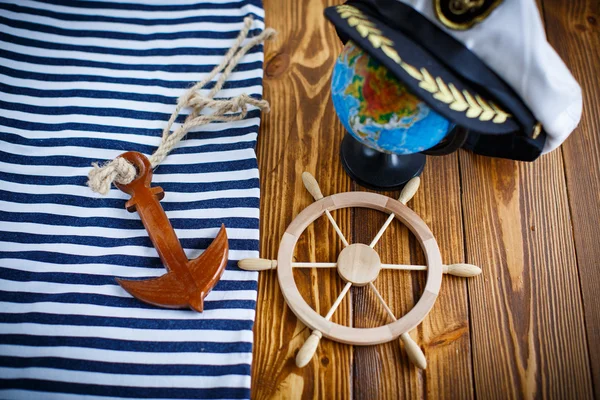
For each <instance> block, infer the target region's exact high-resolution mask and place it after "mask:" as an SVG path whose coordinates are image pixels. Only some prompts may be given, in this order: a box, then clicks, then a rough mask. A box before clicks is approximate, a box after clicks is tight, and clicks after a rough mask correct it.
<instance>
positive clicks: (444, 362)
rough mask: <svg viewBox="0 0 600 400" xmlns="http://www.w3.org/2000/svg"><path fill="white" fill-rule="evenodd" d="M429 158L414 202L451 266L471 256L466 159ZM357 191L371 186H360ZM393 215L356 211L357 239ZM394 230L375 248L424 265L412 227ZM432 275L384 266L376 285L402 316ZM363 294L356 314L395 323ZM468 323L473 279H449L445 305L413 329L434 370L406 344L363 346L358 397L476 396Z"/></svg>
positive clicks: (357, 359)
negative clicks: (462, 169)
mask: <svg viewBox="0 0 600 400" xmlns="http://www.w3.org/2000/svg"><path fill="white" fill-rule="evenodd" d="M427 162H428V164H427V166H426V167H425V171H424V173H423V175H422V181H421V188H420V189H419V191H418V192H417V194H416V195H415V197H414V198H413V200H412V201H411V202H409V203H408V205H409V207H411V208H412V209H413V210H414V211H415V212H416V213H417V214H418V215H419V216H420V217H421V218H423V220H424V221H425V222H426V223H427V224H428V225H429V227H430V229H431V230H432V232H433V234H434V235H435V237H436V239H437V241H438V245H439V247H440V251H441V253H442V257H443V260H444V261H445V262H446V263H455V262H460V261H463V257H464V247H463V232H462V218H461V206H460V190H459V189H460V183H459V170H458V158H457V156H456V155H450V156H446V157H438V158H429V160H428V161H427ZM354 189H355V190H364V189H362V188H360V187H359V186H355V187H354ZM388 194H389V195H390V197H397V196H398V193H388ZM386 217H387V216H386V215H384V214H382V213H377V212H372V211H367V210H362V209H356V210H355V212H354V221H355V224H354V236H355V240H356V241H359V242H363V243H370V241H371V239H372V238H373V236H374V235H375V234H376V232H377V231H378V229H379V227H380V226H381V225H382V224H383V223H384V221H385V220H386ZM388 229H389V231H388V232H386V233H385V234H384V235H383V237H382V238H381V240H380V241H379V243H378V244H377V246H376V247H375V249H376V250H378V251H379V253H380V256H381V258H382V262H385V263H392V262H394V263H400V262H402V263H413V264H422V263H424V259H423V254H422V251H421V250H419V247H418V244H417V243H416V240H415V239H414V238H413V237H412V235H410V233H409V232H408V230H407V229H406V228H405V227H403V226H402V225H401V224H399V223H398V222H397V221H395V223H393V224H391V226H390V228H388ZM425 278H426V275H425V274H424V273H422V272H402V271H383V272H382V274H381V275H380V278H379V279H377V281H375V285H376V287H377V289H378V290H379V291H380V292H381V295H382V297H383V298H384V299H385V300H386V302H387V303H388V305H389V306H390V308H391V309H392V311H394V312H395V313H396V315H397V316H400V315H402V314H404V313H406V312H407V311H408V310H409V309H410V308H412V307H413V306H414V304H415V302H416V300H417V299H418V298H419V296H420V295H421V292H422V289H423V286H424V283H425ZM475 279H478V278H475ZM356 293H357V295H356V296H355V297H354V310H353V311H354V322H355V324H356V325H357V326H361V325H362V326H377V325H381V324H383V323H386V322H389V321H387V320H386V315H385V312H384V310H383V308H382V307H381V306H380V305H379V304H378V301H377V299H376V297H375V296H374V295H373V294H372V293H371V291H369V290H359V291H356ZM468 325H469V324H468V306H467V293H466V281H465V280H464V279H462V278H455V277H448V276H445V277H444V278H443V282H442V287H441V290H440V293H439V296H438V301H437V303H436V304H435V306H434V307H433V309H432V311H431V312H430V313H429V315H428V317H427V318H426V319H425V321H424V322H423V323H422V324H421V325H420V326H419V327H418V328H417V329H416V330H414V331H413V332H411V336H412V337H413V339H415V341H416V342H417V344H419V345H420V346H421V348H422V349H423V350H424V352H425V356H426V357H427V362H428V363H427V365H428V366H427V369H426V370H425V371H420V370H418V369H416V368H415V367H414V366H413V365H412V364H411V363H410V362H409V361H408V358H407V355H406V353H405V351H404V348H403V346H402V345H401V344H400V341H393V342H390V343H387V344H383V345H379V346H373V347H356V348H355V356H354V394H355V398H357V399H363V398H365V399H385V398H389V399H397V398H424V397H427V396H429V395H433V396H434V397H435V398H448V399H458V398H459V399H468V398H471V397H473V390H472V388H471V383H472V372H471V354H470V342H469V333H468ZM373 371H377V373H373Z"/></svg>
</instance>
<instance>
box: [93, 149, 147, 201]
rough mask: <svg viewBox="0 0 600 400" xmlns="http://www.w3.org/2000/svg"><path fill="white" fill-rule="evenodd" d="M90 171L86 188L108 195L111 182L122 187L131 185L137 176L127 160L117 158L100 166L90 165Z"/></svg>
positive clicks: (96, 164)
mask: <svg viewBox="0 0 600 400" xmlns="http://www.w3.org/2000/svg"><path fill="white" fill-rule="evenodd" d="M92 167H93V168H92V170H91V171H90V172H89V173H88V182H87V184H88V186H89V187H90V189H92V190H93V191H94V192H96V193H100V194H103V195H106V194H108V192H109V191H110V186H111V184H112V183H113V182H117V183H120V184H123V185H126V184H128V183H131V181H133V180H134V179H135V176H136V175H137V171H136V169H135V167H134V166H133V165H132V164H131V163H130V162H129V161H127V160H125V159H124V158H121V157H117V158H115V159H114V160H112V161H108V162H106V163H105V164H104V165H102V166H100V165H99V164H98V163H92Z"/></svg>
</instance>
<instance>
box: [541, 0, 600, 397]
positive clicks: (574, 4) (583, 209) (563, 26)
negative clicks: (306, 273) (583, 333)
mask: <svg viewBox="0 0 600 400" xmlns="http://www.w3.org/2000/svg"><path fill="white" fill-rule="evenodd" d="M544 15H545V17H546V22H547V24H546V27H547V28H546V30H547V34H548V40H549V41H550V43H551V44H552V45H553V46H554V48H555V49H556V51H557V52H558V53H559V54H560V56H561V57H562V58H563V59H564V60H565V62H566V63H567V65H568V66H569V68H570V69H571V71H572V73H573V75H574V76H575V78H576V79H577V81H578V82H579V83H580V84H581V86H582V87H583V105H584V106H583V109H584V111H583V118H582V121H581V124H580V125H579V128H578V129H577V130H576V131H575V132H574V133H573V134H572V136H571V137H570V138H569V139H568V140H567V141H566V143H565V144H564V145H563V147H562V151H563V155H564V163H565V168H566V175H567V191H568V194H569V203H570V206H571V218H572V219H573V234H574V236H575V247H576V250H577V262H578V264H579V278H580V283H581V290H582V296H583V306H584V310H585V324H586V329H587V339H588V346H589V352H590V360H591V368H592V376H593V382H596V384H595V387H594V390H595V395H596V398H600V341H598V338H599V337H600V303H599V302H598V298H600V268H598V266H599V265H600V263H599V261H598V260H600V246H598V238H599V237H600V228H599V226H598V221H600V196H599V195H598V193H600V136H598V132H599V131H600V111H599V110H600V96H598V88H600V78H599V77H598V71H599V70H600V3H599V2H598V1H597V0H587V1H584V0H580V1H568V2H564V1H545V2H544Z"/></svg>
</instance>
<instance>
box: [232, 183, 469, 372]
mask: <svg viewBox="0 0 600 400" xmlns="http://www.w3.org/2000/svg"><path fill="white" fill-rule="evenodd" d="M302 180H303V182H304V186H305V187H306V189H307V190H308V191H309V192H310V193H311V194H312V196H313V197H314V199H315V200H316V201H315V202H314V203H313V204H311V205H310V206H308V207H307V208H305V209H304V210H303V211H302V212H301V213H300V214H298V215H297V216H296V218H295V219H294V220H293V221H292V222H291V223H290V225H289V226H288V227H287V229H286V231H285V233H284V234H283V237H282V239H281V243H280V245H279V253H278V255H277V261H275V260H265V259H245V260H241V261H240V262H239V266H240V268H242V269H245V270H254V271H260V270H269V269H277V276H278V278H279V285H280V287H281V291H282V293H283V296H284V298H285V300H286V302H287V304H288V306H289V307H290V309H291V310H292V311H293V312H294V314H295V315H296V317H298V319H300V321H302V322H303V323H304V324H305V325H306V326H308V327H309V328H311V329H312V333H311V335H310V336H309V337H308V339H307V340H306V342H305V343H304V345H303V346H302V348H301V349H300V351H299V352H298V355H297V357H296V364H297V366H298V367H304V366H305V365H306V364H308V363H309V362H310V360H311V359H312V357H313V355H314V353H315V351H316V349H317V346H318V344H319V341H320V340H321V338H322V337H323V336H325V337H327V338H328V339H331V340H335V341H337V342H341V343H346V344H352V345H363V346H364V345H374V344H379V343H385V342H389V341H391V340H394V339H396V338H398V337H400V338H401V340H402V341H403V342H404V346H405V348H406V351H407V353H408V356H409V358H410V360H411V361H412V362H413V364H415V365H416V366H417V367H419V368H422V369H424V368H426V366H427V361H426V359H425V355H424V354H423V352H422V351H421V349H420V347H419V346H418V345H417V344H416V343H415V342H414V340H413V339H412V338H411V337H410V335H409V334H408V332H409V331H410V330H412V329H413V328H415V327H416V326H417V325H418V324H420V323H421V321H423V319H424V318H425V317H426V316H427V314H428V313H429V311H431V308H432V307H433V305H434V303H435V300H436V298H437V295H438V292H439V290H440V286H441V283H442V274H443V273H449V274H453V275H458V276H464V277H468V276H475V275H478V274H479V273H481V269H479V268H478V267H476V266H474V265H469V264H455V265H448V266H444V265H442V257H441V254H440V250H439V248H438V245H437V242H436V240H435V238H434V237H433V234H432V233H431V231H430V230H429V228H428V227H427V225H426V224H425V222H424V221H423V220H422V219H421V218H420V217H419V216H418V215H417V214H415V213H414V212H413V211H412V210H411V209H410V208H408V207H407V206H406V205H405V204H406V203H407V202H408V201H409V200H410V199H411V198H412V197H413V196H414V194H415V193H416V191H417V189H418V187H419V183H420V179H419V178H414V179H412V180H411V181H410V182H408V184H407V185H406V186H405V188H404V189H403V191H402V193H401V194H400V197H399V199H398V200H395V199H392V198H390V197H387V196H383V195H380V194H377V193H368V192H346V193H339V194H334V195H331V196H328V197H323V194H322V193H321V190H320V188H319V185H318V183H317V181H316V180H315V178H314V177H313V176H312V175H311V174H309V173H308V172H304V173H303V174H302ZM346 207H364V208H372V209H375V210H379V211H383V212H386V213H389V214H390V216H389V217H388V219H387V221H386V222H385V223H384V225H383V226H382V227H381V229H380V230H379V232H377V234H376V236H375V238H374V239H373V241H372V242H371V244H370V245H366V244H361V243H356V244H349V243H348V241H347V240H346V238H345V237H344V235H343V234H342V232H341V230H340V228H339V226H338V225H337V223H336V222H335V220H334V219H333V217H332V216H331V213H330V211H333V210H337V209H340V208H346ZM323 214H325V215H326V216H327V218H328V219H329V221H330V222H331V224H332V225H333V228H334V229H335V231H336V233H337V235H338V236H339V237H340V239H341V241H342V243H343V244H344V249H343V250H342V251H341V252H340V254H339V256H338V259H337V262H336V263H301V262H292V259H293V255H294V248H295V247H296V243H297V241H298V238H299V237H300V235H301V234H302V232H304V230H305V229H306V227H308V226H309V225H310V224H311V223H312V222H314V221H315V220H316V219H318V218H319V217H320V216H322V215H323ZM395 218H398V219H399V220H400V221H401V222H402V223H404V224H405V225H406V226H407V227H408V229H409V230H410V231H411V232H412V233H413V234H414V235H415V237H416V238H417V241H418V242H419V244H420V245H421V248H422V249H423V252H424V254H425V258H426V260H427V265H426V266H417V265H398V264H382V263H381V260H380V258H379V254H377V252H376V251H375V250H374V249H373V248H374V247H375V245H376V244H377V242H378V241H379V239H380V238H381V236H382V235H383V233H384V232H385V230H386V229H387V227H388V226H389V225H390V223H391V222H392V221H393V220H394V219H395ZM302 267H308V268H337V271H338V273H339V275H340V277H341V278H342V279H343V280H344V281H345V282H346V285H345V286H344V288H343V290H342V292H341V293H340V294H339V296H338V297H337V299H336V300H335V302H334V303H333V305H332V307H331V309H330V310H329V312H328V313H327V314H326V315H325V316H324V317H323V316H321V315H320V314H319V313H317V312H316V311H315V310H313V309H312V307H310V306H309V305H308V304H307V303H306V301H305V300H304V299H303V298H302V295H301V294H300V292H299V290H298V287H297V286H296V282H295V280H294V276H293V268H302ZM382 268H387V269H400V270H426V271H427V281H426V283H425V288H424V290H423V294H422V295H421V298H420V299H419V300H418V302H417V304H415V306H414V307H413V308H412V309H411V310H410V311H409V312H408V313H407V314H405V315H404V316H402V317H401V318H399V319H396V316H395V315H394V313H393V312H392V311H391V309H390V308H389V307H388V305H387V303H386V302H385V300H384V299H383V297H382V296H381V294H380V293H379V291H378V290H377V288H376V287H375V285H374V284H373V281H374V280H375V279H377V277H378V275H379V272H380V271H381V269H382ZM367 285H368V286H369V287H370V288H371V290H373V292H374V293H375V295H376V297H377V299H378V300H379V302H380V303H381V305H382V306H383V308H384V309H385V311H386V312H387V314H388V315H389V317H390V319H391V321H392V322H391V323H389V324H387V325H384V326H379V327H376V328H354V327H348V326H344V325H340V324H336V323H334V322H332V321H331V320H330V319H331V317H332V315H333V313H334V312H335V310H336V309H337V307H338V306H339V304H340V303H341V301H342V300H343V298H344V296H345V295H346V294H347V293H348V291H349V290H350V288H351V286H367Z"/></svg>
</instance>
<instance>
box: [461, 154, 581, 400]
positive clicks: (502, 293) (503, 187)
mask: <svg viewBox="0 0 600 400" xmlns="http://www.w3.org/2000/svg"><path fill="white" fill-rule="evenodd" d="M460 164H461V174H462V182H463V214H464V227H465V237H466V246H467V262H472V263H474V264H478V265H481V266H482V268H483V274H484V279H475V280H472V281H471V282H469V299H470V305H471V326H472V330H471V335H472V351H473V370H474V377H475V379H474V384H475V391H476V393H475V395H476V397H479V398H486V399H488V398H498V399H505V398H534V397H541V398H558V399H564V398H573V399H587V398H591V397H592V384H591V379H590V371H589V363H588V355H587V346H586V338H585V330H584V318H583V309H582V304H581V297H580V293H579V281H578V275H577V263H576V260H575V248H574V243H573V235H572V230H571V221H570V217H569V212H568V204H567V193H566V187H565V179H564V171H563V163H562V156H561V152H560V150H557V151H555V152H553V153H550V154H548V155H546V156H544V157H541V158H540V159H538V160H537V161H536V162H534V163H517V162H512V161H509V160H500V159H491V158H485V157H480V156H476V155H473V154H472V153H467V152H464V151H463V152H461V153H460Z"/></svg>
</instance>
